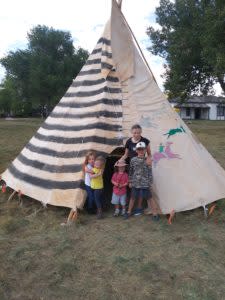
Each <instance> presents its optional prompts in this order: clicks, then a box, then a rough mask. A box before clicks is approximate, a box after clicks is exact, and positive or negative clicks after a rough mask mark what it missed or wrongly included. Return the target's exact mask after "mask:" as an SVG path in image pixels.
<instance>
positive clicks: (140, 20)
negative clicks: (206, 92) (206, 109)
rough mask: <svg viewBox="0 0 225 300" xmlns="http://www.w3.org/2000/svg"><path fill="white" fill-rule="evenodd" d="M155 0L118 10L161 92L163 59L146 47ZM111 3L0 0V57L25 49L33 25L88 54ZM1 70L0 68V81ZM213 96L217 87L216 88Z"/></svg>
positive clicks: (128, 0) (131, 1)
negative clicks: (65, 36) (62, 35)
mask: <svg viewBox="0 0 225 300" xmlns="http://www.w3.org/2000/svg"><path fill="white" fill-rule="evenodd" d="M158 5H159V0H138V1H135V0H123V3H122V11H123V13H124V15H125V17H126V19H127V21H128V23H129V25H130V27H131V28H132V30H133V32H134V34H135V36H136V38H137V40H138V42H139V44H140V46H141V48H142V51H143V52H144V55H145V57H146V59H147V61H148V64H149V65H150V68H151V69H152V72H153V74H154V76H155V78H156V80H157V82H158V84H159V87H160V88H161V90H163V78H162V77H161V76H162V74H163V73H164V69H163V64H164V60H163V59H162V58H160V57H158V56H153V55H152V54H151V53H150V52H149V51H147V47H148V46H149V45H150V40H149V38H148V36H147V35H146V29H147V27H148V26H153V27H155V28H157V27H158V25H157V24H156V22H155V14H154V12H155V8H156V7H157V6H158ZM110 11H111V0H60V1H59V0H58V1H57V0H39V1H37V0H20V1H18V0H1V2H0V58H1V57H4V56H5V55H7V53H8V52H9V51H15V50H17V49H25V48H26V46H27V32H29V31H30V30H31V28H33V27H34V26H36V25H46V26H49V27H53V28H54V29H59V30H65V31H69V32H70V33H71V35H72V37H73V41H74V46H75V47H79V46H80V47H82V48H85V49H87V50H88V51H89V52H91V51H92V49H93V48H94V47H95V44H96V42H97V40H98V39H99V37H100V36H101V34H102V32H103V29H104V25H105V23H106V22H107V20H108V19H109V17H110ZM3 77H4V69H3V68H2V67H0V82H1V80H2V79H3ZM217 90H218V91H217V94H218V93H219V88H217Z"/></svg>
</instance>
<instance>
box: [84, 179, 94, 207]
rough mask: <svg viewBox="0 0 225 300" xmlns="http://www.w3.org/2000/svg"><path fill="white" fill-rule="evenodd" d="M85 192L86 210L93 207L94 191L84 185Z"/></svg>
mask: <svg viewBox="0 0 225 300" xmlns="http://www.w3.org/2000/svg"><path fill="white" fill-rule="evenodd" d="M85 190H86V192H87V209H92V208H93V207H94V203H95V198H94V190H93V189H92V188H91V187H90V186H89V185H86V184H85Z"/></svg>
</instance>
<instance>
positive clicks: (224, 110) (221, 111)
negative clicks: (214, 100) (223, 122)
mask: <svg viewBox="0 0 225 300" xmlns="http://www.w3.org/2000/svg"><path fill="white" fill-rule="evenodd" d="M224 116H225V107H223V106H217V117H224Z"/></svg>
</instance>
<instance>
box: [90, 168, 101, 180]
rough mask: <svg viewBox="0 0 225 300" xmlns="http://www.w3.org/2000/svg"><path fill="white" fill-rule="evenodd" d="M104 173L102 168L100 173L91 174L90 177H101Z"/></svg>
mask: <svg viewBox="0 0 225 300" xmlns="http://www.w3.org/2000/svg"><path fill="white" fill-rule="evenodd" d="M102 174H103V170H101V171H100V172H99V173H97V174H90V177H91V178H96V177H99V176H102Z"/></svg>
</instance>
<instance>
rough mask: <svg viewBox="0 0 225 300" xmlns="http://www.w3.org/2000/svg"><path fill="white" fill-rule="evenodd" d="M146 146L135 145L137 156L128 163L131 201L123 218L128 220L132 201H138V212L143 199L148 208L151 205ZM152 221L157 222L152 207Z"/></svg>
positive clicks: (149, 174)
mask: <svg viewBox="0 0 225 300" xmlns="http://www.w3.org/2000/svg"><path fill="white" fill-rule="evenodd" d="M146 151H147V146H146V144H145V143H144V142H139V143H137V145H136V152H137V156H136V157H133V158H132V159H131V162H130V169H129V186H130V187H131V195H132V197H131V199H130V203H129V208H128V212H127V214H126V215H125V218H126V219H127V218H129V216H130V215H131V212H132V209H133V207H134V201H135V200H137V201H138V205H137V206H138V210H142V201H143V199H146V200H147V203H148V208H150V204H151V198H152V194H151V189H150V187H151V184H152V168H151V166H149V165H148V164H147V159H146V157H145V153H146ZM152 210H153V211H152V213H153V219H154V220H156V219H157V220H158V216H157V214H156V211H155V208H154V207H152Z"/></svg>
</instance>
